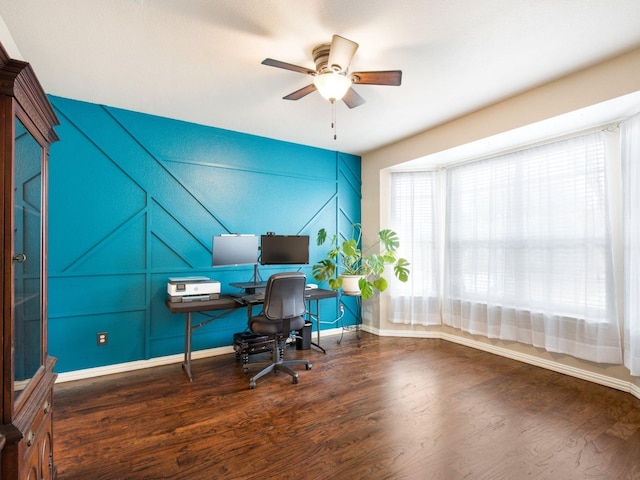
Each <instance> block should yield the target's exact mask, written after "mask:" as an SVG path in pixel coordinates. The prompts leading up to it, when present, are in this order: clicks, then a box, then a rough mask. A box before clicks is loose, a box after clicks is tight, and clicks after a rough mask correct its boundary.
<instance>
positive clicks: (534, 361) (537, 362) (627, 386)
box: [364, 327, 640, 398]
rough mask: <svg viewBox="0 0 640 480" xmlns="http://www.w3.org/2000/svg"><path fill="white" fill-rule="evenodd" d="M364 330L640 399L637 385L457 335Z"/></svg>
mask: <svg viewBox="0 0 640 480" xmlns="http://www.w3.org/2000/svg"><path fill="white" fill-rule="evenodd" d="M364 330H365V331H367V332H370V333H373V334H375V335H378V336H381V337H412V338H439V339H442V340H446V341H448V342H453V343H458V344H460V345H464V346H467V347H471V348H475V349H476V350H482V351H485V352H488V353H492V354H494V355H500V356H502V357H506V358H510V359H512V360H517V361H519V362H523V363H526V364H528V365H533V366H536V367H541V368H546V369H547V370H552V371H554V372H558V373H562V374H565V375H569V376H571V377H576V378H580V379H582V380H587V381H589V382H593V383H597V384H599V385H604V386H606V387H611V388H615V389H616V390H621V391H623V392H628V393H630V394H632V395H633V396H634V397H637V398H640V387H638V386H637V385H635V384H633V383H631V382H627V381H625V380H620V379H617V378H613V377H609V376H607V375H602V374H599V373H594V372H589V371H587V370H583V369H581V368H576V367H571V366H569V365H563V364H561V363H558V362H554V361H551V360H545V359H543V358H538V357H535V356H533V355H528V354H525V353H519V352H515V351H513V350H509V349H508V348H504V347H499V346H496V345H489V344H486V343H483V342H478V341H475V340H472V339H468V338H463V337H459V336H457V335H451V334H449V333H445V332H436V331H421V332H407V331H399V330H380V329H374V328H371V327H365V328H364Z"/></svg>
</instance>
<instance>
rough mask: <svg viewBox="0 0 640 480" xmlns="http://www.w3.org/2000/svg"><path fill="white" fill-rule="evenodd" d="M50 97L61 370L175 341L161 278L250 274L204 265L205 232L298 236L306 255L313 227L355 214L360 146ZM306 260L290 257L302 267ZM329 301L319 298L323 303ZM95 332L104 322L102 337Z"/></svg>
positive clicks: (53, 275) (174, 319)
mask: <svg viewBox="0 0 640 480" xmlns="http://www.w3.org/2000/svg"><path fill="white" fill-rule="evenodd" d="M50 100H51V102H52V104H53V106H54V108H55V110H56V113H57V115H58V117H59V118H60V120H61V125H60V126H59V127H57V128H56V132H57V133H58V135H59V136H60V138H61V140H60V141H59V142H57V143H56V144H54V146H53V148H52V149H51V157H50V176H49V183H50V186H49V232H50V233H49V299H50V300H49V317H50V324H49V325H50V328H49V350H50V353H51V355H54V356H56V357H58V366H57V370H58V371H59V372H65V371H71V370H79V369H83V368H90V367H95V366H103V365H109V364H117V363H122V362H127V361H132V360H139V359H146V358H151V357H157V356H164V355H170V354H175V353H180V352H182V351H183V342H184V319H183V318H182V317H181V316H176V315H172V314H170V313H169V312H168V310H167V308H166V306H165V305H164V299H165V297H166V282H167V279H168V278H169V277H176V276H186V275H204V276H208V277H211V278H215V279H216V280H219V281H220V282H221V284H222V289H223V293H226V292H231V291H235V290H233V289H232V288H231V287H229V283H230V282H234V281H243V280H247V279H248V278H250V276H251V275H252V273H253V269H252V268H248V267H237V268H223V269H213V268H211V266H210V265H211V238H212V236H213V235H219V234H222V233H251V234H256V235H260V234H264V233H266V232H276V233H279V234H305V235H309V236H310V238H311V242H310V262H311V264H313V262H314V261H315V260H318V259H319V258H321V257H322V256H323V255H324V254H325V252H326V248H323V249H321V248H320V247H317V246H316V245H315V236H316V233H317V231H318V230H319V229H320V228H321V227H325V228H326V229H327V230H328V231H330V232H335V231H337V229H338V228H341V229H342V228H343V225H344V224H345V223H346V222H351V221H359V219H360V157H357V156H353V155H346V154H342V153H337V152H333V151H328V150H322V149H317V148H312V147H306V146H302V145H296V144H291V143H287V142H280V141H276V140H272V139H268V138H263V137H256V136H252V135H247V134H242V133H238V132H232V131H228V130H221V129H216V128H211V127H205V126H202V125H196V124H192V123H187V122H182V121H177V120H172V119H168V118H162V117H157V116H152V115H146V114H142V113H138V112H131V111H126V110H121V109H117V108H112V107H106V106H103V105H95V104H89V103H86V102H80V101H76V100H70V99H65V98H61V97H54V96H51V97H50ZM311 264H310V265H309V266H303V267H300V268H298V269H299V270H301V271H303V272H304V273H306V274H307V276H308V277H310V272H311ZM282 269H283V268H282V267H274V266H270V267H266V266H265V267H260V273H261V275H262V276H263V278H266V277H268V275H270V274H271V273H274V272H275V271H280V270H282ZM289 269H290V268H289ZM68 298H79V299H80V300H79V301H78V302H75V301H74V302H69V301H65V299H68ZM334 307H335V308H333V309H332V308H330V304H329V302H325V303H323V315H324V314H325V312H327V313H326V314H327V315H329V316H331V315H334V316H335V311H336V310H337V303H336V305H335V306H334ZM195 321H197V319H195ZM245 326H246V312H244V311H243V310H240V311H238V312H233V313H232V314H231V315H229V316H227V317H225V318H224V319H222V320H216V321H215V322H214V325H211V326H208V327H206V328H202V329H199V330H197V331H196V332H195V333H194V336H193V344H194V350H197V349H202V348H212V347H218V346H223V345H230V344H231V343H232V334H233V333H234V332H235V331H242V330H244V328H245ZM99 331H108V332H109V344H108V345H107V346H105V347H98V346H97V345H96V339H95V335H96V333H97V332H99ZM71 351H73V353H71ZM67 352H69V353H67Z"/></svg>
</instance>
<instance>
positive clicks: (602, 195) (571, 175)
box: [390, 132, 622, 364]
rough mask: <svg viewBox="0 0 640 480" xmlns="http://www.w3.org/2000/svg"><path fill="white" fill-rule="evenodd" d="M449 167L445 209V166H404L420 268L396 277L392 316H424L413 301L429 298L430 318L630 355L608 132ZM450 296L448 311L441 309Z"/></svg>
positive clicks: (397, 224) (395, 191) (398, 207)
mask: <svg viewBox="0 0 640 480" xmlns="http://www.w3.org/2000/svg"><path fill="white" fill-rule="evenodd" d="M445 175H446V193H445V195H444V204H445V206H444V208H441V209H438V208H437V203H438V202H437V201H436V199H438V198H439V196H438V192H437V188H435V185H437V182H436V178H437V176H438V174H436V173H433V172H413V173H410V172H404V173H394V174H392V181H391V185H392V189H391V198H392V202H391V218H392V219H393V220H392V225H393V228H395V229H396V231H398V233H399V235H400V239H401V248H402V242H406V243H408V245H407V246H408V248H411V250H410V251H403V256H405V257H406V258H408V259H409V261H410V262H411V263H412V269H411V277H413V278H411V279H410V281H411V283H410V284H409V285H406V286H405V287H402V286H401V285H396V284H393V289H392V292H391V295H392V298H391V309H390V310H391V320H392V321H394V322H404V323H423V316H424V312H423V311H421V310H420V309H415V308H414V309H413V310H412V308H413V307H414V304H415V299H416V298H420V299H424V298H428V299H430V300H429V306H428V307H429V308H428V309H427V311H428V312H429V314H430V315H431V316H430V317H429V319H428V321H424V323H425V324H434V323H436V320H435V317H438V318H441V320H442V322H443V323H444V324H446V325H450V326H452V327H455V328H458V329H461V330H463V331H466V332H470V333H473V334H479V335H483V336H486V337H489V338H498V339H502V340H509V341H518V342H522V343H527V344H530V345H534V346H536V347H540V348H544V349H546V350H548V351H551V352H559V353H566V354H570V355H573V356H575V357H577V358H583V359H586V360H591V361H594V362H600V363H615V364H619V363H621V361H622V353H621V352H622V351H621V345H620V332H619V325H618V317H617V309H616V304H615V298H616V296H615V282H614V271H613V261H612V245H611V232H610V228H609V213H608V212H609V211H608V202H607V180H608V179H607V150H606V145H605V141H604V139H603V135H602V133H600V132H597V133H593V134H589V135H582V136H579V137H576V138H572V139H567V140H562V141H558V142H554V143H551V144H547V145H543V146H539V147H534V148H528V149H524V150H521V151H517V152H513V153H509V154H505V155H501V156H497V157H494V158H490V159H486V160H481V161H475V162H470V163H466V164H461V165H457V166H453V167H449V168H447V169H446V170H445ZM419 203H422V205H417V204H419ZM437 212H442V213H441V214H440V216H441V217H442V218H443V220H442V223H443V226H444V230H445V233H444V236H443V238H444V245H443V246H442V248H441V249H439V247H438V242H437V238H438V234H437V231H438V221H437V219H438V218H439V215H438V213H437ZM407 239H409V240H408V241H407ZM440 256H442V257H443V258H444V269H440V268H439V262H438V260H437V259H438V258H440ZM441 272H443V273H441ZM441 275H442V278H443V282H442V288H440V282H439V281H438V279H439V278H440V276H441ZM419 284H422V285H419ZM432 296H439V297H440V299H441V302H440V303H438V302H436V301H435V300H431V298H432ZM407 298H410V299H413V303H408V302H407V300H406V299H407ZM408 304H410V305H411V308H409V307H407V305H408ZM440 305H441V311H442V314H441V317H440V315H436V314H435V313H434V312H435V311H436V310H437V308H439V307H440ZM398 311H399V312H400V313H398ZM416 313H418V314H419V316H420V318H419V319H416V318H414V317H413V316H412V315H415V314H416Z"/></svg>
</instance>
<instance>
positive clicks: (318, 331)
mask: <svg viewBox="0 0 640 480" xmlns="http://www.w3.org/2000/svg"><path fill="white" fill-rule="evenodd" d="M315 302H316V319H317V324H318V330H317V331H316V338H317V339H318V340H317V343H313V341H312V342H311V345H313V346H314V347H316V348H319V349H320V350H322V353H327V351H326V350H325V349H324V348H322V347H321V346H320V300H315ZM311 324H312V325H313V321H312V322H311Z"/></svg>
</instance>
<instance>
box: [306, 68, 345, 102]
mask: <svg viewBox="0 0 640 480" xmlns="http://www.w3.org/2000/svg"><path fill="white" fill-rule="evenodd" d="M313 84H314V85H315V86H316V88H317V89H318V92H320V95H322V96H323V97H324V98H325V99H327V100H329V101H330V102H335V101H336V100H340V99H342V97H344V96H345V94H346V93H347V91H348V90H349V88H350V87H351V79H350V78H348V77H347V76H346V75H344V74H343V73H338V72H326V73H321V74H319V75H316V76H315V77H314V79H313Z"/></svg>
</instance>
